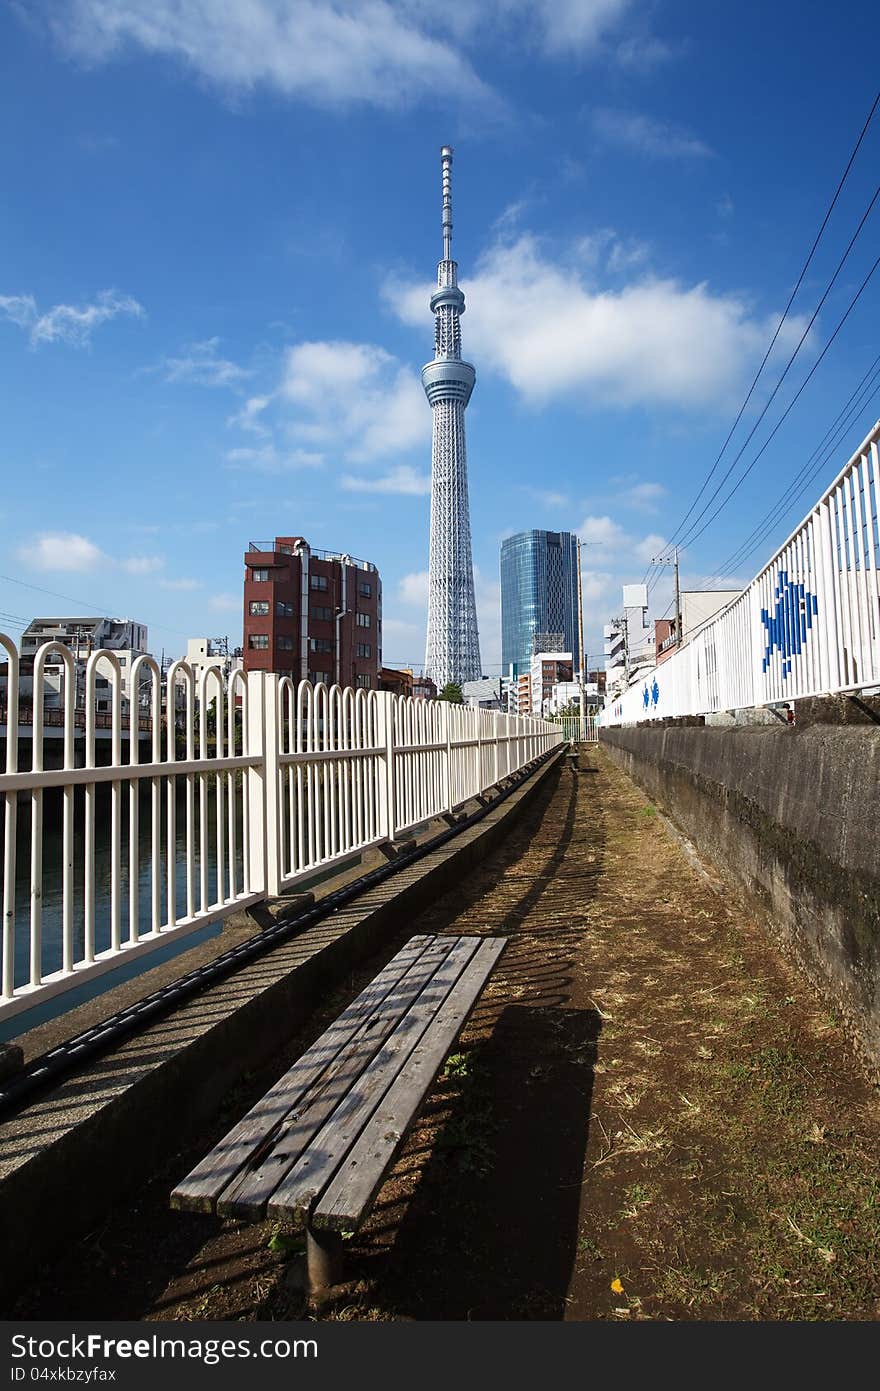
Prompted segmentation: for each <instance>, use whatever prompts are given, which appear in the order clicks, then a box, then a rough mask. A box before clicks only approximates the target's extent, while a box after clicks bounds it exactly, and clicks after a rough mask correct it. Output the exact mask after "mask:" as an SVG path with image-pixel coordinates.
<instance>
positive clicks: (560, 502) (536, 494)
mask: <svg viewBox="0 0 880 1391" xmlns="http://www.w3.org/2000/svg"><path fill="white" fill-rule="evenodd" d="M523 492H524V493H528V495H529V497H532V498H534V499H535V501H536V502H540V504H541V506H542V507H567V506H568V498H567V497H566V495H565V493H556V492H554V491H553V490H552V489H549V488H547V489H545V488H530V487H524V488H523ZM511 534H513V533H511Z"/></svg>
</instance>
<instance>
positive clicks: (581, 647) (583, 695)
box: [577, 537, 587, 730]
mask: <svg viewBox="0 0 880 1391" xmlns="http://www.w3.org/2000/svg"><path fill="white" fill-rule="evenodd" d="M577 567H578V658H579V660H580V669H581V729H582V730H583V720H584V716H585V715H586V713H587V710H586V703H587V695H586V688H585V685H584V595H583V585H582V583H581V538H580V537H578V538H577Z"/></svg>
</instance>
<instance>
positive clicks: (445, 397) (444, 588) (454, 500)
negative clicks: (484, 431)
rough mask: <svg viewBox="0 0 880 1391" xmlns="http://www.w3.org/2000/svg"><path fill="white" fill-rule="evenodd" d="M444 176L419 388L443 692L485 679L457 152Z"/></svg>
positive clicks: (437, 664) (432, 653)
mask: <svg viewBox="0 0 880 1391" xmlns="http://www.w3.org/2000/svg"><path fill="white" fill-rule="evenodd" d="M440 161H441V167H442V171H443V258H442V260H441V261H440V263H439V265H438V267H437V289H436V290H435V291H434V293H433V295H432V296H431V300H430V305H431V313H432V314H433V315H434V356H433V358H432V360H431V361H430V362H428V363H426V365H425V366H424V367H423V368H422V386H423V387H424V389H425V395H426V396H427V398H428V401H429V403H430V406H431V412H432V415H433V441H432V448H431V542H430V556H429V563H428V640H427V648H426V653H425V671H426V673H427V675H428V676H430V677H431V678H432V679H433V680H434V681H435V682H436V683H437V686H438V688H441V689H442V687H443V686H445V685H446V684H447V682H450V681H456V682H462V681H475V680H478V679H479V677H480V676H481V675H482V670H481V664H480V638H479V633H478V631H477V607H476V601H475V598H474V569H473V561H472V558H471V523H470V508H469V504H468V482H467V449H466V446H465V433H464V412H465V407H466V406H467V403H468V401H469V400H470V397H471V392H472V391H473V389H474V379H475V377H476V373H475V371H474V369H473V367H472V366H471V364H470V363H469V362H464V361H462V356H461V316H462V314H463V313H464V295H463V294H462V292H461V290H460V289H459V287H458V266H457V265H456V263H455V261H453V259H452V148H451V146H449V145H444V146H443V148H442V150H441V151H440Z"/></svg>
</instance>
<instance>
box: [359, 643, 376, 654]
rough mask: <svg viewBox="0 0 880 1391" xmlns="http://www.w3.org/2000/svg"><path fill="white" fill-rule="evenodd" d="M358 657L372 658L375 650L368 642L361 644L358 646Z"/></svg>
mask: <svg viewBox="0 0 880 1391" xmlns="http://www.w3.org/2000/svg"><path fill="white" fill-rule="evenodd" d="M357 655H358V656H359V657H372V655H373V649H372V647H371V646H370V644H369V643H368V642H359V643H358V645H357Z"/></svg>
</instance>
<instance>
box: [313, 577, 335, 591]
mask: <svg viewBox="0 0 880 1391" xmlns="http://www.w3.org/2000/svg"><path fill="white" fill-rule="evenodd" d="M309 587H310V588H311V589H323V590H327V589H329V587H330V581H329V580H328V579H327V576H326V575H309Z"/></svg>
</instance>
